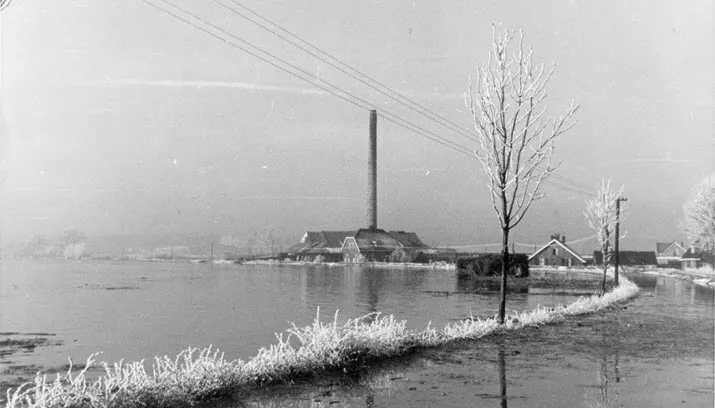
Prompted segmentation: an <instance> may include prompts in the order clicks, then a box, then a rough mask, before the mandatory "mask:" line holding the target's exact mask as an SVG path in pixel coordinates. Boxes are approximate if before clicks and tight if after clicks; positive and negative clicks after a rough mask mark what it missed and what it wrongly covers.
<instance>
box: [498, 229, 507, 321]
mask: <svg viewBox="0 0 715 408" xmlns="http://www.w3.org/2000/svg"><path fill="white" fill-rule="evenodd" d="M502 237H503V239H502V263H501V291H500V295H501V297H500V300H499V324H504V317H505V315H506V274H507V272H508V271H509V228H503V229H502Z"/></svg>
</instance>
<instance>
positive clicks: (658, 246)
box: [655, 241, 685, 254]
mask: <svg viewBox="0 0 715 408" xmlns="http://www.w3.org/2000/svg"><path fill="white" fill-rule="evenodd" d="M673 246H676V247H678V248H680V249H682V250H683V251H685V248H683V246H682V245H680V243H679V242H677V241H673V242H656V243H655V251H656V252H657V253H659V254H662V253H664V252H668V251H670V250H671V249H672V248H673Z"/></svg>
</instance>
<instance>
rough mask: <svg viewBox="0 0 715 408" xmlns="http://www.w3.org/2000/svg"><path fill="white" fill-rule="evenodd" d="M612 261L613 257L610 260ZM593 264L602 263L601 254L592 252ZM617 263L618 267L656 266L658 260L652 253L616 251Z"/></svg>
mask: <svg viewBox="0 0 715 408" xmlns="http://www.w3.org/2000/svg"><path fill="white" fill-rule="evenodd" d="M611 261H613V257H612V258H611ZM593 262H594V263H595V264H602V263H603V253H601V251H593ZM618 263H619V264H620V265H657V264H658V259H657V258H656V256H655V252H653V251H618Z"/></svg>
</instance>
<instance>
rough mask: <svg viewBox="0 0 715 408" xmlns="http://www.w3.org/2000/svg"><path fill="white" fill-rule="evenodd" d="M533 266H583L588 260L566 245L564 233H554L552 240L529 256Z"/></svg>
mask: <svg viewBox="0 0 715 408" xmlns="http://www.w3.org/2000/svg"><path fill="white" fill-rule="evenodd" d="M529 264H530V265H533V266H547V265H548V266H583V265H586V260H585V259H583V257H582V256H581V255H579V254H578V253H577V252H576V251H574V250H573V249H571V248H570V247H569V246H568V245H566V237H565V236H564V235H559V234H553V235H551V241H549V242H548V243H547V244H546V245H544V246H543V247H541V249H539V250H538V251H536V252H534V253H533V254H532V255H531V256H530V257H529Z"/></svg>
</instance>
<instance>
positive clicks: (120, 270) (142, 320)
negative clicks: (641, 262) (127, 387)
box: [0, 262, 595, 387]
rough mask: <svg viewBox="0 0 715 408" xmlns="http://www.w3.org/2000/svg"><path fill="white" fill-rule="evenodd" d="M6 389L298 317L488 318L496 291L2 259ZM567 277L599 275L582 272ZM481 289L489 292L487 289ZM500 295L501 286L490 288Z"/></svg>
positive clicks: (244, 342) (397, 276) (264, 339)
mask: <svg viewBox="0 0 715 408" xmlns="http://www.w3.org/2000/svg"><path fill="white" fill-rule="evenodd" d="M0 267H1V268H2V271H1V273H0V284H1V285H2V289H1V292H0V293H1V295H2V296H1V298H0V299H1V303H0V332H1V333H0V342H1V344H2V354H0V363H2V367H3V369H2V373H0V381H1V382H2V383H3V386H4V387H6V386H8V385H12V384H17V383H18V382H20V381H23V380H27V379H28V378H31V377H33V376H34V373H36V372H38V371H43V372H44V371H49V372H55V371H57V370H62V369H64V368H65V367H66V366H67V364H68V363H69V361H68V357H69V358H71V359H72V360H73V362H74V364H75V366H76V365H77V364H81V363H83V362H84V361H85V359H86V358H87V357H88V356H89V355H90V354H92V353H95V352H99V351H101V352H102V354H101V355H100V356H99V357H98V359H99V360H100V361H102V360H104V361H107V362H110V363H111V362H115V361H119V360H121V359H124V360H125V361H133V360H141V359H151V358H152V357H154V356H156V355H162V356H163V355H169V356H174V355H176V354H177V353H178V352H179V351H181V350H183V349H185V348H186V347H188V346H196V347H203V346H209V345H213V346H215V347H218V348H219V349H220V350H222V351H224V352H225V353H226V356H227V358H242V359H247V358H249V357H252V356H254V355H255V354H256V351H257V350H258V349H259V348H260V347H264V346H268V345H270V344H272V343H274V342H275V337H274V333H276V332H282V331H284V330H285V329H287V328H288V327H289V326H290V322H294V323H295V324H296V325H298V326H304V325H307V324H309V323H311V322H312V321H313V320H314V319H315V316H316V312H317V310H318V308H320V315H321V319H322V320H323V321H332V319H333V315H334V313H335V311H336V310H339V311H340V312H339V320H340V321H344V320H347V319H349V318H354V317H359V316H363V315H365V314H368V313H370V312H376V311H379V312H382V313H386V314H389V313H391V314H394V315H395V316H396V317H397V318H399V319H406V320H407V321H408V322H409V327H411V328H415V329H423V328H424V327H426V326H427V324H428V323H429V322H430V321H431V322H432V324H433V325H436V326H438V327H439V326H443V325H444V324H445V323H447V322H450V321H454V320H457V319H464V318H465V317H467V316H469V315H470V313H471V314H473V315H474V316H493V315H494V314H495V313H496V308H497V298H496V297H495V295H494V293H493V292H489V290H488V289H489V288H488V286H489V285H487V286H484V285H481V286H480V285H477V284H475V281H474V280H464V279H457V277H456V273H455V271H448V270H434V269H379V268H371V267H352V268H345V267H332V268H327V267H270V266H247V265H225V266H214V267H213V268H212V267H211V266H210V265H206V264H188V263H125V264H121V263H110V262H99V263H98V262H58V263H55V262H52V263H50V262H24V263H21V262H6V263H4V264H2V265H1V266H0ZM569 279H570V280H573V279H595V278H594V277H593V276H591V275H588V274H576V275H573V276H571V275H570V276H569ZM485 289H487V290H485ZM496 289H497V290H498V284H497V285H496ZM574 298H575V296H573V295H571V296H568V295H567V296H562V295H559V296H552V295H548V294H546V295H545V294H530V293H528V291H525V292H519V293H512V294H510V296H509V302H508V307H509V308H510V310H515V311H523V310H530V309H533V308H535V307H536V306H537V305H553V304H558V303H566V302H569V301H571V300H573V299H574Z"/></svg>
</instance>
